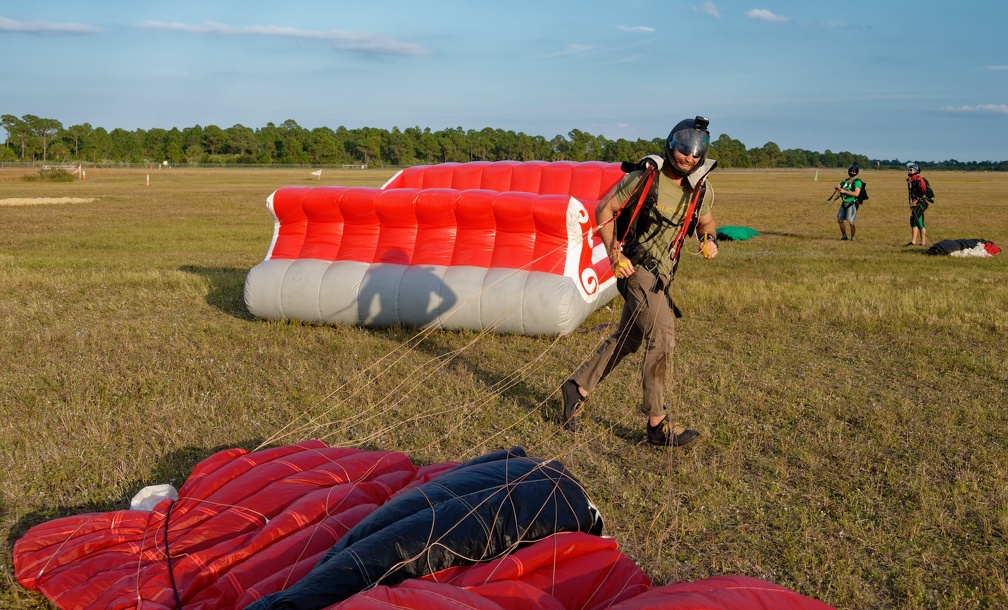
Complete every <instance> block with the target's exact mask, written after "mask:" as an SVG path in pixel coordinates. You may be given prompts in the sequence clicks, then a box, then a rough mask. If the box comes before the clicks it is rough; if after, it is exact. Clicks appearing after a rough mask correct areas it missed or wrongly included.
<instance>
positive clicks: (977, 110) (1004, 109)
mask: <svg viewBox="0 0 1008 610" xmlns="http://www.w3.org/2000/svg"><path fill="white" fill-rule="evenodd" d="M942 110H944V111H945V112H954V113H956V114H1008V104H980V105H978V106H945V107H944V108H942Z"/></svg>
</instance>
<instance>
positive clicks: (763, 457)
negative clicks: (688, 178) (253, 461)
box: [0, 169, 1008, 609]
mask: <svg viewBox="0 0 1008 610" xmlns="http://www.w3.org/2000/svg"><path fill="white" fill-rule="evenodd" d="M24 171H25V170H2V171H0V332H2V341H0V362H2V363H3V366H2V369H0V473H2V474H0V532H2V534H3V540H4V542H5V546H4V552H3V554H2V556H0V607H3V608H15V609H25V608H47V607H49V605H48V602H47V601H46V600H44V599H43V598H42V597H41V596H38V595H36V594H33V593H31V592H28V591H26V590H24V589H22V588H21V587H20V586H19V585H18V584H17V583H16V581H15V580H14V577H13V568H12V559H11V549H12V547H13V544H14V542H15V541H16V540H17V539H18V538H19V537H20V536H22V535H23V534H24V533H25V532H26V531H27V530H28V528H29V527H31V526H32V525H34V524H37V523H40V522H42V521H44V520H46V519H50V518H53V517H58V516H64V515H70V514H77V513H80V512H85V511H109V510H116V509H121V508H124V507H125V506H127V504H128V500H129V498H130V497H131V496H132V495H133V494H134V493H135V492H136V491H137V490H139V489H140V488H141V487H143V486H145V485H150V484H155V483H165V482H170V483H173V484H175V485H176V487H177V486H179V485H181V483H182V482H183V481H184V480H185V478H186V477H187V475H188V473H189V472H190V470H191V469H192V467H193V466H194V465H195V464H196V463H197V462H198V461H200V460H201V459H203V458H205V457H207V456H208V455H210V454H211V453H213V452H214V451H216V450H218V449H221V448H225V447H236V446H240V447H245V448H248V449H254V448H256V447H259V446H261V445H263V444H272V445H276V444H287V443H291V442H296V441H300V440H303V439H307V438H320V439H322V440H324V441H326V442H327V443H329V444H331V445H346V446H360V447H365V448H380V449H393V450H400V451H403V452H405V453H406V454H407V455H409V456H410V457H411V458H412V459H413V461H414V462H417V463H431V462H439V461H445V460H453V461H454V460H463V459H467V458H470V457H474V456H476V455H479V454H482V453H485V452H487V451H490V450H493V449H497V448H501V447H509V446H512V445H521V446H523V447H525V449H526V450H527V451H528V453H529V454H530V455H534V456H539V457H546V458H556V459H559V460H560V461H561V462H563V463H564V464H565V465H566V466H567V467H568V468H569V469H570V470H571V471H572V472H573V474H574V475H575V476H577V477H578V478H579V479H580V480H581V482H582V483H583V484H584V486H585V487H586V489H587V490H588V493H589V494H590V495H591V497H592V499H593V500H594V501H595V503H596V504H597V505H598V506H599V507H600V509H601V511H602V514H603V517H604V518H605V521H606V533H607V534H608V535H611V536H613V537H615V538H616V539H617V540H618V541H619V542H620V545H621V548H622V550H623V551H624V552H625V553H626V554H627V555H628V556H630V557H631V558H632V559H633V560H635V561H636V562H637V563H638V564H639V565H640V566H641V567H642V568H643V569H644V570H645V571H646V572H647V573H648V574H649V575H650V576H651V577H652V579H653V580H654V581H655V582H656V583H658V584H666V583H670V582H675V581H680V580H695V579H699V578H704V577H707V576H712V575H718V574H745V575H749V576H754V577H758V578H763V579H766V580H770V581H773V582H776V583H779V584H781V585H783V586H786V587H788V588H791V589H794V590H796V591H798V592H800V593H802V594H805V595H808V596H811V597H815V598H817V599H819V600H822V601H824V602H826V603H828V604H831V605H833V606H836V607H838V608H913V609H917V608H996V607H1005V605H1006V604H1008V410H1006V405H1008V356H1006V354H1008V349H1006V338H1008V313H1006V311H1005V307H1006V304H1008V285H1006V278H1008V274H1006V268H1008V254H1002V255H999V256H995V257H993V258H984V259H980V258H954V257H947V256H926V255H924V254H923V253H922V249H921V248H920V247H917V248H909V247H903V244H904V243H905V242H907V241H908V238H909V235H910V231H909V225H908V219H909V211H908V207H907V205H906V187H905V183H904V178H905V176H904V175H902V174H901V173H898V172H877V171H876V172H872V171H865V172H863V175H862V177H863V178H864V180H865V181H866V182H867V183H868V186H869V191H870V192H871V200H870V201H869V202H868V203H867V204H866V205H865V206H864V207H863V208H862V209H861V212H860V213H859V216H858V221H859V223H858V226H859V228H858V234H857V236H858V239H857V241H856V242H842V241H840V240H839V230H838V229H837V225H836V221H835V215H836V208H837V206H836V205H834V204H833V203H826V201H825V200H826V198H827V196H828V195H830V193H831V192H832V185H833V184H834V183H835V182H836V181H839V180H840V179H841V178H842V177H843V170H833V171H819V174H818V180H815V174H814V170H806V171H782V172H776V173H768V172H741V171H740V172H728V171H725V172H718V173H716V174H715V175H714V176H713V178H712V182H713V185H714V188H715V210H714V211H715V216H716V217H717V219H718V221H719V223H720V224H722V225H743V226H749V227H753V228H756V229H757V230H759V231H760V235H759V236H757V237H756V238H754V239H752V240H750V241H746V242H729V243H722V244H721V246H722V247H721V253H720V255H719V256H718V258H717V259H715V260H713V261H705V260H703V259H701V258H699V257H697V256H686V257H685V260H684V261H683V263H682V265H680V269H679V278H678V280H677V282H676V298H677V303H678V304H679V305H680V306H681V307H682V309H683V310H684V313H685V317H684V318H683V319H682V320H680V321H679V324H678V327H677V338H678V347H677V351H676V356H675V358H674V373H673V376H674V380H673V381H672V384H671V392H670V394H669V396H668V400H669V405H670V411H671V412H673V413H676V414H677V415H678V417H679V419H680V420H681V421H682V422H683V423H685V424H687V425H689V426H691V427H695V428H697V429H699V430H700V431H701V432H702V434H703V437H702V438H703V442H702V443H701V444H700V445H699V446H697V447H694V448H690V449H688V450H686V451H679V450H673V451H662V450H656V449H652V448H651V447H649V446H648V445H647V443H646V441H645V437H644V428H643V418H642V416H640V415H639V414H638V413H637V408H636V405H637V404H638V402H639V400H640V387H639V364H640V360H639V356H638V357H632V358H630V359H628V361H627V362H625V363H624V364H623V365H622V366H621V367H620V368H619V369H617V370H616V371H615V372H614V373H613V374H612V376H611V377H610V378H609V379H607V380H606V382H605V383H604V384H602V385H601V386H600V387H599V388H598V390H597V391H596V393H595V394H594V395H593V396H592V398H591V400H590V401H589V403H588V405H587V412H586V415H585V417H584V418H583V425H582V431H581V432H579V433H578V434H577V435H574V434H571V433H569V432H566V431H565V430H563V428H562V427H561V426H560V424H559V413H558V396H557V388H558V387H559V385H560V383H561V382H562V381H563V380H564V379H565V378H566V376H567V375H568V374H569V373H570V371H572V370H573V369H574V368H576V367H577V366H578V365H579V364H580V363H581V362H582V361H583V360H584V359H586V358H587V357H588V356H589V355H590V354H591V352H592V351H593V350H594V348H595V346H596V345H597V344H598V343H599V342H600V341H601V340H602V339H603V338H604V336H605V333H607V332H608V331H609V330H610V329H604V330H590V329H593V328H595V327H598V326H601V325H604V324H607V323H611V322H615V321H616V319H618V311H619V305H620V302H619V300H617V301H615V302H614V303H612V304H611V305H610V306H609V307H605V308H602V309H601V310H599V311H598V312H597V313H596V314H594V315H593V316H592V317H591V318H589V320H588V321H586V323H585V324H584V326H583V327H582V329H581V331H580V332H577V333H574V334H572V335H570V336H567V337H561V338H558V339H557V338H549V337H524V336H498V335H480V334H479V333H476V332H435V333H432V334H430V335H429V336H427V337H425V338H424V339H423V341H421V342H419V343H418V344H416V345H413V344H412V343H411V342H410V338H411V337H413V336H414V334H415V333H414V332H413V331H411V330H408V329H400V328H394V329H364V328H356V327H336V326H322V325H315V324H304V323H299V322H289V323H281V322H266V321H260V320H256V319H253V318H252V317H251V316H250V315H249V313H248V312H247V311H246V309H245V307H244V304H243V300H242V288H243V283H244V280H245V275H246V273H247V272H248V270H249V269H250V268H251V267H252V266H254V265H256V264H258V263H259V262H260V261H261V260H262V258H263V256H264V255H265V252H266V249H267V247H268V245H269V241H270V238H271V236H272V230H273V219H272V217H271V216H270V214H269V212H268V211H267V209H266V207H265V199H266V197H267V196H268V195H269V194H270V193H271V192H272V191H273V190H275V189H276V188H278V187H280V186H285V185H317V184H339V185H355V184H361V185H371V186H377V185H380V184H381V183H383V182H384V181H385V180H386V179H387V178H388V177H389V176H390V175H391V172H380V171H345V172H340V171H329V170H326V171H324V172H323V175H322V177H321V179H320V180H316V178H315V177H313V176H311V175H310V172H309V171H308V170H296V171H295V170H267V169H261V170H260V169H256V170H251V169H250V170H180V169H172V170H167V169H164V170H157V169H154V170H152V171H141V170H103V169H92V170H88V173H87V180H84V181H77V182H72V183H44V182H25V181H23V180H21V178H20V176H21V174H22V173H23V172H24ZM147 175H149V176H150V185H149V186H147V185H146V180H147ZM925 175H926V176H927V177H928V179H929V180H930V181H931V184H932V186H933V187H934V189H935V191H936V192H937V203H935V204H934V205H933V206H932V207H931V209H930V210H929V211H928V213H927V217H926V218H927V224H928V231H929V233H928V238H929V239H928V240H929V242H931V243H934V242H937V241H939V240H942V239H948V238H973V237H979V238H985V239H988V240H991V241H994V242H995V243H997V244H998V245H999V246H1001V247H1006V246H1008V174H994V173H927V172H925ZM42 198H47V199H45V200H43V199H42ZM64 198H65V199H64ZM390 354H392V355H395V356H396V357H395V358H387V357H386V356H388V355H390ZM404 382H405V384H404ZM412 382H417V383H412Z"/></svg>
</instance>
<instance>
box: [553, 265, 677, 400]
mask: <svg viewBox="0 0 1008 610" xmlns="http://www.w3.org/2000/svg"><path fill="white" fill-rule="evenodd" d="M618 287H619V292H620V294H621V295H623V299H624V303H623V312H622V314H621V315H620V323H619V328H618V329H616V332H614V333H613V334H612V335H610V336H609V338H608V339H606V340H605V342H604V343H602V345H600V346H599V348H598V349H597V350H595V353H594V354H593V355H592V357H591V358H589V359H588V361H587V362H585V363H584V364H583V365H581V367H580V368H578V370H577V371H575V372H574V375H572V376H571V379H573V380H574V381H575V382H576V383H577V384H578V385H579V386H581V387H582V388H583V389H584V390H585V392H587V393H588V394H589V395H590V394H591V392H592V390H593V389H595V386H596V385H598V383H599V382H600V381H602V380H603V379H605V378H606V376H607V375H609V373H610V372H612V370H613V369H614V368H616V365H617V364H619V363H620V361H622V360H623V358H625V357H627V356H629V355H630V354H632V353H634V352H636V351H637V350H638V349H639V348H640V346H641V345H642V344H643V345H644V362H643V365H642V367H641V368H642V370H641V377H642V379H641V385H642V388H643V394H644V402H643V405H642V406H641V411H642V412H643V413H644V414H646V415H648V416H650V417H662V416H664V415H665V371H666V368H667V367H668V359H669V356H670V355H671V354H672V349H673V348H674V347H675V316H674V315H673V313H672V308H671V307H670V305H669V300H668V297H666V295H665V290H664V286H663V283H662V282H661V281H659V280H658V278H656V277H655V275H654V274H653V273H651V272H650V271H648V270H647V269H645V268H644V267H643V266H635V272H634V274H633V275H631V276H630V277H628V278H626V280H621V281H620V282H619V284H618Z"/></svg>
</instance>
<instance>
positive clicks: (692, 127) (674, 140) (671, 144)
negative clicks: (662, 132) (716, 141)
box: [665, 116, 710, 177]
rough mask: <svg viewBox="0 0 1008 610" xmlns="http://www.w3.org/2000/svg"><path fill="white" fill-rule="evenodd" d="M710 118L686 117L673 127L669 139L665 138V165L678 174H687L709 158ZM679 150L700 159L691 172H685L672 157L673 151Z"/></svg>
mask: <svg viewBox="0 0 1008 610" xmlns="http://www.w3.org/2000/svg"><path fill="white" fill-rule="evenodd" d="M709 123H710V121H709V120H707V119H706V118H704V117H702V116H698V117H696V118H693V119H685V120H683V121H679V123H678V124H677V125H676V126H675V127H673V128H672V131H671V132H669V136H668V139H667V140H665V166H666V167H668V168H669V170H671V171H672V173H673V174H675V175H677V176H680V177H682V176H685V175H687V174H689V173H692V172H693V170H695V169H696V168H698V167H700V166H701V165H703V162H704V160H705V159H706V158H707V151H708V150H709V149H710V132H709V131H707V125H708V124H709ZM673 150H678V151H679V152H680V153H681V154H684V155H693V156H694V157H696V158H697V159H699V161H698V162H697V164H696V165H695V166H694V167H693V169H692V170H690V171H689V172H683V171H682V170H681V169H679V167H678V166H677V165H676V164H675V160H674V159H673V158H672V151H673Z"/></svg>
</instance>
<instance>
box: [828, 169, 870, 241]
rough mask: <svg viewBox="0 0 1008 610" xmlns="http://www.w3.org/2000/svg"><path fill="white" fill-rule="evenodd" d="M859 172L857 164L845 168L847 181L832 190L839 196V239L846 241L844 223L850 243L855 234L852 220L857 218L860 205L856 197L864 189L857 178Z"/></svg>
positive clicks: (855, 228) (855, 230) (862, 183)
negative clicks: (848, 232) (848, 230)
mask: <svg viewBox="0 0 1008 610" xmlns="http://www.w3.org/2000/svg"><path fill="white" fill-rule="evenodd" d="M860 171H861V168H860V167H858V164H857V163H854V164H852V165H851V166H850V167H848V168H847V179H846V180H844V181H843V182H841V183H840V184H838V185H836V186H834V187H833V190H834V191H836V193H837V194H839V195H840V209H839V210H837V224H838V225H840V239H842V240H846V239H847V227H846V226H844V223H845V222H846V223H847V224H848V225H850V239H851V241H853V240H854V235H855V234H856V232H857V227H855V226H854V219H855V218H856V217H857V211H858V206H859V205H860V200H859V199H858V195H860V194H861V189H862V188H864V182H862V181H861V179H860V178H858V177H857V175H858V172H860Z"/></svg>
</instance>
